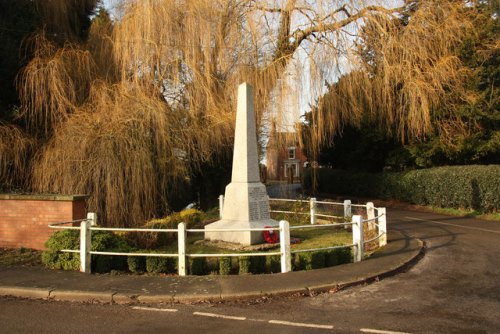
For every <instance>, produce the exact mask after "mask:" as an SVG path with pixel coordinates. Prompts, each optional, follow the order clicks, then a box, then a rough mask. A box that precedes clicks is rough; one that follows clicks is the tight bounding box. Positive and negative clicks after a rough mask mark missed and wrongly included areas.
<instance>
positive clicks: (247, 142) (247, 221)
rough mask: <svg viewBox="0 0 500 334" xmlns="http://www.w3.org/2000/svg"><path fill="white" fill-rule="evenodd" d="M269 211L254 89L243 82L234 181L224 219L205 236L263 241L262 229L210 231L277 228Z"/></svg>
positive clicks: (207, 229)
mask: <svg viewBox="0 0 500 334" xmlns="http://www.w3.org/2000/svg"><path fill="white" fill-rule="evenodd" d="M269 211H270V210H269V196H268V195H267V190H266V187H265V185H264V184H262V183H261V182H260V175H259V158H258V154H257V130H256V127H255V112H254V106H253V89H252V86H250V85H249V84H248V83H243V84H241V85H240V86H239V87H238V108H237V111H236V129H235V139H234V154H233V169H232V176H231V183H230V184H228V185H227V187H226V193H225V196H224V203H223V209H222V218H221V220H219V221H216V222H215V223H212V224H209V225H207V226H205V238H206V239H209V240H222V241H227V242H234V243H239V244H243V245H253V244H258V243H262V242H263V240H264V238H263V235H262V232H260V231H248V232H234V231H233V232H223V231H222V232H221V231H210V230H215V229H225V228H226V229H244V228H249V229H250V228H262V227H266V226H271V227H275V226H277V225H278V222H277V221H275V220H272V219H271V218H270V215H269Z"/></svg>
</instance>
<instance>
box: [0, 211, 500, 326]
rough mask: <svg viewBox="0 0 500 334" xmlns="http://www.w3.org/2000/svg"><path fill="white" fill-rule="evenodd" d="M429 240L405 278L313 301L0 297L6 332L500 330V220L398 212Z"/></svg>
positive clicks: (394, 220) (0, 320) (393, 215)
mask: <svg viewBox="0 0 500 334" xmlns="http://www.w3.org/2000/svg"><path fill="white" fill-rule="evenodd" d="M388 217H389V226H388V228H389V229H396V230H399V231H401V232H402V233H404V234H408V235H411V236H413V237H417V238H420V239H422V240H424V241H425V243H426V245H427V250H426V254H425V256H424V257H423V258H422V259H421V260H420V261H419V262H418V263H417V264H415V265H414V266H413V267H412V268H411V269H409V270H408V271H407V272H405V273H401V274H398V275H396V276H393V277H390V278H386V279H384V280H381V281H379V282H376V283H373V284H370V285H366V286H360V287H353V288H350V289H346V290H344V291H340V292H337V293H324V294H318V295H316V296H310V297H294V296H291V297H276V298H271V299H269V300H265V299H264V300H263V299H261V300H256V301H234V302H226V303H221V304H196V305H182V304H164V305H148V306H138V305H135V306H133V305H132V306H127V305H101V304H80V303H67V302H54V301H41V300H24V299H16V298H11V297H3V298H0V332H1V333H34V332H36V333H45V332H47V333H48V332H51V333H83V332H85V333H89V332H90V333H114V332H115V333H132V332H134V333H160V332H169V333H238V334H243V333H256V332H258V333H382V334H394V333H499V332H500V223H499V222H487V221H480V220H476V219H468V218H453V217H447V216H442V215H437V214H429V213H421V212H413V211H403V210H394V209H391V210H389V212H388Z"/></svg>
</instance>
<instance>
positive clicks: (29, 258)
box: [0, 248, 42, 266]
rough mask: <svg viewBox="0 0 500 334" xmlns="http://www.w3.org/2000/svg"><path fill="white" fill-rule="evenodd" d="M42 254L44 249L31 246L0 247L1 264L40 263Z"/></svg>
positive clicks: (28, 264)
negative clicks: (31, 247)
mask: <svg viewBox="0 0 500 334" xmlns="http://www.w3.org/2000/svg"><path fill="white" fill-rule="evenodd" d="M41 254H42V251H38V250H34V249H29V248H13V249H12V248H0V265H7V266H10V265H27V266H36V265H40V264H41Z"/></svg>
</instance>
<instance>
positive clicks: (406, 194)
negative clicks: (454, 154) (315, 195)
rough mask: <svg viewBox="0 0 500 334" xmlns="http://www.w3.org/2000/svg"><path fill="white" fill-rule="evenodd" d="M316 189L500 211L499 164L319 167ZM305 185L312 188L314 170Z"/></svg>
mask: <svg viewBox="0 0 500 334" xmlns="http://www.w3.org/2000/svg"><path fill="white" fill-rule="evenodd" d="M315 171H316V185H317V188H316V190H317V191H319V192H325V193H335V194H341V195H352V196H366V197H374V198H382V199H399V200H402V201H406V202H410V203H414V204H419V205H433V206H437V207H446V208H457V209H473V210H478V211H483V212H498V211H499V208H500V196H498V194H499V193H500V177H499V176H500V165H469V166H447V167H435V168H429V169H420V170H412V171H406V172H399V173H378V174H374V173H355V172H349V171H342V170H334V169H328V168H320V169H316V170H315ZM303 188H304V189H305V190H307V191H311V190H312V188H313V177H312V170H311V169H309V170H308V171H307V172H306V173H305V175H304V179H303Z"/></svg>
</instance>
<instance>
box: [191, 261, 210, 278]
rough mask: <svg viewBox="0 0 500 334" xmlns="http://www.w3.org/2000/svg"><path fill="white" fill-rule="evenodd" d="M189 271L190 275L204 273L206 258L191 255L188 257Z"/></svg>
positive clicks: (205, 270) (205, 271)
mask: <svg viewBox="0 0 500 334" xmlns="http://www.w3.org/2000/svg"><path fill="white" fill-rule="evenodd" d="M189 273H190V274H191V275H206V274H207V260H206V259H205V258H204V257H193V258H190V259H189Z"/></svg>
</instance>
